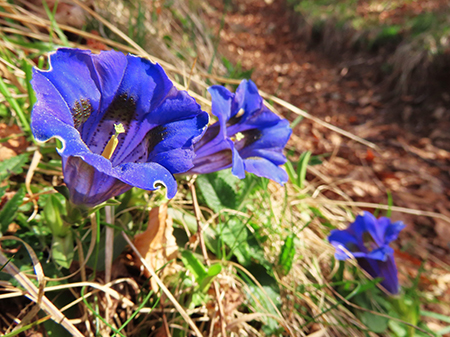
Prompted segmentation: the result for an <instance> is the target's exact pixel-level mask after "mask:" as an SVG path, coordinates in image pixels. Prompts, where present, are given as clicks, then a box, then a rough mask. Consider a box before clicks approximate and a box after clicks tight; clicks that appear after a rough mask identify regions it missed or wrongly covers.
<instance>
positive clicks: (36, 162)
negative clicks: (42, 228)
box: [25, 150, 42, 222]
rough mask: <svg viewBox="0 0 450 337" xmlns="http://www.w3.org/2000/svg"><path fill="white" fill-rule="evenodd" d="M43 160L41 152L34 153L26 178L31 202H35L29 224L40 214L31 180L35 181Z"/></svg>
mask: <svg viewBox="0 0 450 337" xmlns="http://www.w3.org/2000/svg"><path fill="white" fill-rule="evenodd" d="M41 159H42V154H41V153H40V152H39V150H36V151H34V155H33V159H32V160H31V164H30V168H29V169H28V171H27V176H26V177H25V187H26V188H27V192H28V195H29V196H30V200H32V201H33V205H34V210H33V214H31V215H30V217H29V218H28V222H30V221H31V220H33V219H34V217H35V216H36V215H37V213H38V210H39V208H38V203H37V200H36V198H33V191H31V186H30V185H31V180H32V179H33V175H34V171H35V170H36V168H37V166H38V165H39V162H40V161H41Z"/></svg>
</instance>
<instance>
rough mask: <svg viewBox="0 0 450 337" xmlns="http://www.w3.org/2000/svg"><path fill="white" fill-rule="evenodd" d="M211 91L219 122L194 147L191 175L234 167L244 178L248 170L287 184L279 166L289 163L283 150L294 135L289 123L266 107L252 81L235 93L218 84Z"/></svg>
mask: <svg viewBox="0 0 450 337" xmlns="http://www.w3.org/2000/svg"><path fill="white" fill-rule="evenodd" d="M208 91H209V93H210V94H211V101H212V113H213V114H214V115H215V116H216V117H217V118H218V122H216V123H214V124H213V125H212V126H210V127H209V128H208V130H207V131H206V133H205V135H204V137H203V138H202V139H201V140H200V141H199V142H198V143H197V144H196V145H195V146H194V149H195V154H196V157H195V159H194V167H193V168H192V169H191V170H190V171H189V173H198V174H201V173H211V172H215V171H219V170H223V169H226V168H229V167H231V168H232V173H233V174H234V175H235V176H237V177H239V178H241V179H243V178H244V177H245V171H247V172H251V173H254V174H256V175H257V176H260V177H266V178H269V179H272V180H274V181H276V182H278V183H280V184H284V183H285V182H286V181H287V180H288V176H287V174H286V171H284V170H283V169H282V168H281V167H279V166H280V165H282V164H284V163H285V162H286V157H285V156H284V155H283V149H284V147H285V145H286V143H287V141H288V140H289V137H290V135H291V133H292V130H291V128H290V127H289V122H288V121H287V120H285V119H281V118H280V117H278V116H277V115H276V114H274V113H273V112H272V111H270V110H269V109H268V108H267V107H265V106H264V103H263V100H262V98H261V96H260V95H259V93H258V88H257V87H256V85H255V84H254V83H253V82H252V81H250V80H248V81H247V80H243V81H242V82H241V84H240V85H239V87H238V88H237V90H236V94H233V93H231V92H230V91H228V90H227V89H226V88H224V87H222V86H219V85H214V86H212V87H210V88H209V89H208Z"/></svg>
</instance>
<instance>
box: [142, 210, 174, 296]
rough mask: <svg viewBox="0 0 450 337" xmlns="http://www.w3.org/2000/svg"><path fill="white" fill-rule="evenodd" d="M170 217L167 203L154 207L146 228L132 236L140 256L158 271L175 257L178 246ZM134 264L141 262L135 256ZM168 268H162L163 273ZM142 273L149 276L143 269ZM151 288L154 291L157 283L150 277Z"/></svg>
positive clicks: (156, 288)
mask: <svg viewBox="0 0 450 337" xmlns="http://www.w3.org/2000/svg"><path fill="white" fill-rule="evenodd" d="M172 224H173V222H172V218H171V217H170V216H168V215H167V204H164V205H161V206H160V207H155V208H153V209H152V210H151V211H150V216H149V222H148V227H147V230H146V231H145V232H143V233H141V234H138V235H136V236H135V238H134V242H133V243H134V245H135V246H136V248H137V249H138V251H139V253H141V255H142V257H143V258H144V259H145V261H147V263H149V264H150V265H151V266H152V268H153V269H154V270H155V271H158V270H159V269H160V268H162V267H163V266H164V265H166V264H167V262H169V261H170V260H172V259H174V258H175V257H176V254H177V251H178V246H177V242H176V240H175V237H174V236H173V227H172ZM136 264H137V265H138V266H141V262H140V260H139V259H137V258H136ZM167 272H168V268H167V267H166V268H164V273H167ZM144 274H145V276H147V277H150V273H149V272H148V271H147V270H146V269H144ZM151 285H152V289H153V290H154V291H155V292H156V291H157V290H158V285H157V284H156V281H155V280H154V279H151Z"/></svg>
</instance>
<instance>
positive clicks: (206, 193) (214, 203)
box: [196, 175, 222, 212]
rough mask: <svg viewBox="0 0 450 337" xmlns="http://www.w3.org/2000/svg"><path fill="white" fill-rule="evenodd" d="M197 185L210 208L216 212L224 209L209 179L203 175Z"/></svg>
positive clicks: (198, 179)
mask: <svg viewBox="0 0 450 337" xmlns="http://www.w3.org/2000/svg"><path fill="white" fill-rule="evenodd" d="M196 183H197V186H198V188H199V189H200V192H201V193H202V195H203V198H204V199H205V202H206V204H207V205H208V207H209V208H211V209H212V210H213V211H214V212H219V211H220V209H221V208H222V203H221V202H220V198H219V196H218V195H217V193H216V191H215V189H214V186H213V185H212V184H211V182H210V181H209V179H208V177H207V176H206V175H201V176H199V177H198V178H197V181H196Z"/></svg>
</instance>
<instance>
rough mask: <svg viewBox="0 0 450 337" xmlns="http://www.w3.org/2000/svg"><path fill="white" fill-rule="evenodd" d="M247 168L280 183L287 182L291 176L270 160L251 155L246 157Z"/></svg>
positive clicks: (259, 175)
mask: <svg viewBox="0 0 450 337" xmlns="http://www.w3.org/2000/svg"><path fill="white" fill-rule="evenodd" d="M244 167H245V170H246V171H248V172H250V173H253V174H256V175H257V176H258V177H264V178H267V179H272V180H273V181H275V182H277V183H279V184H280V185H283V184H285V183H286V182H287V181H288V179H289V177H288V175H287V173H286V171H285V170H284V169H283V168H281V167H279V166H277V165H275V164H274V163H272V162H271V161H270V160H267V159H265V158H260V157H251V158H246V159H244Z"/></svg>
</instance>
